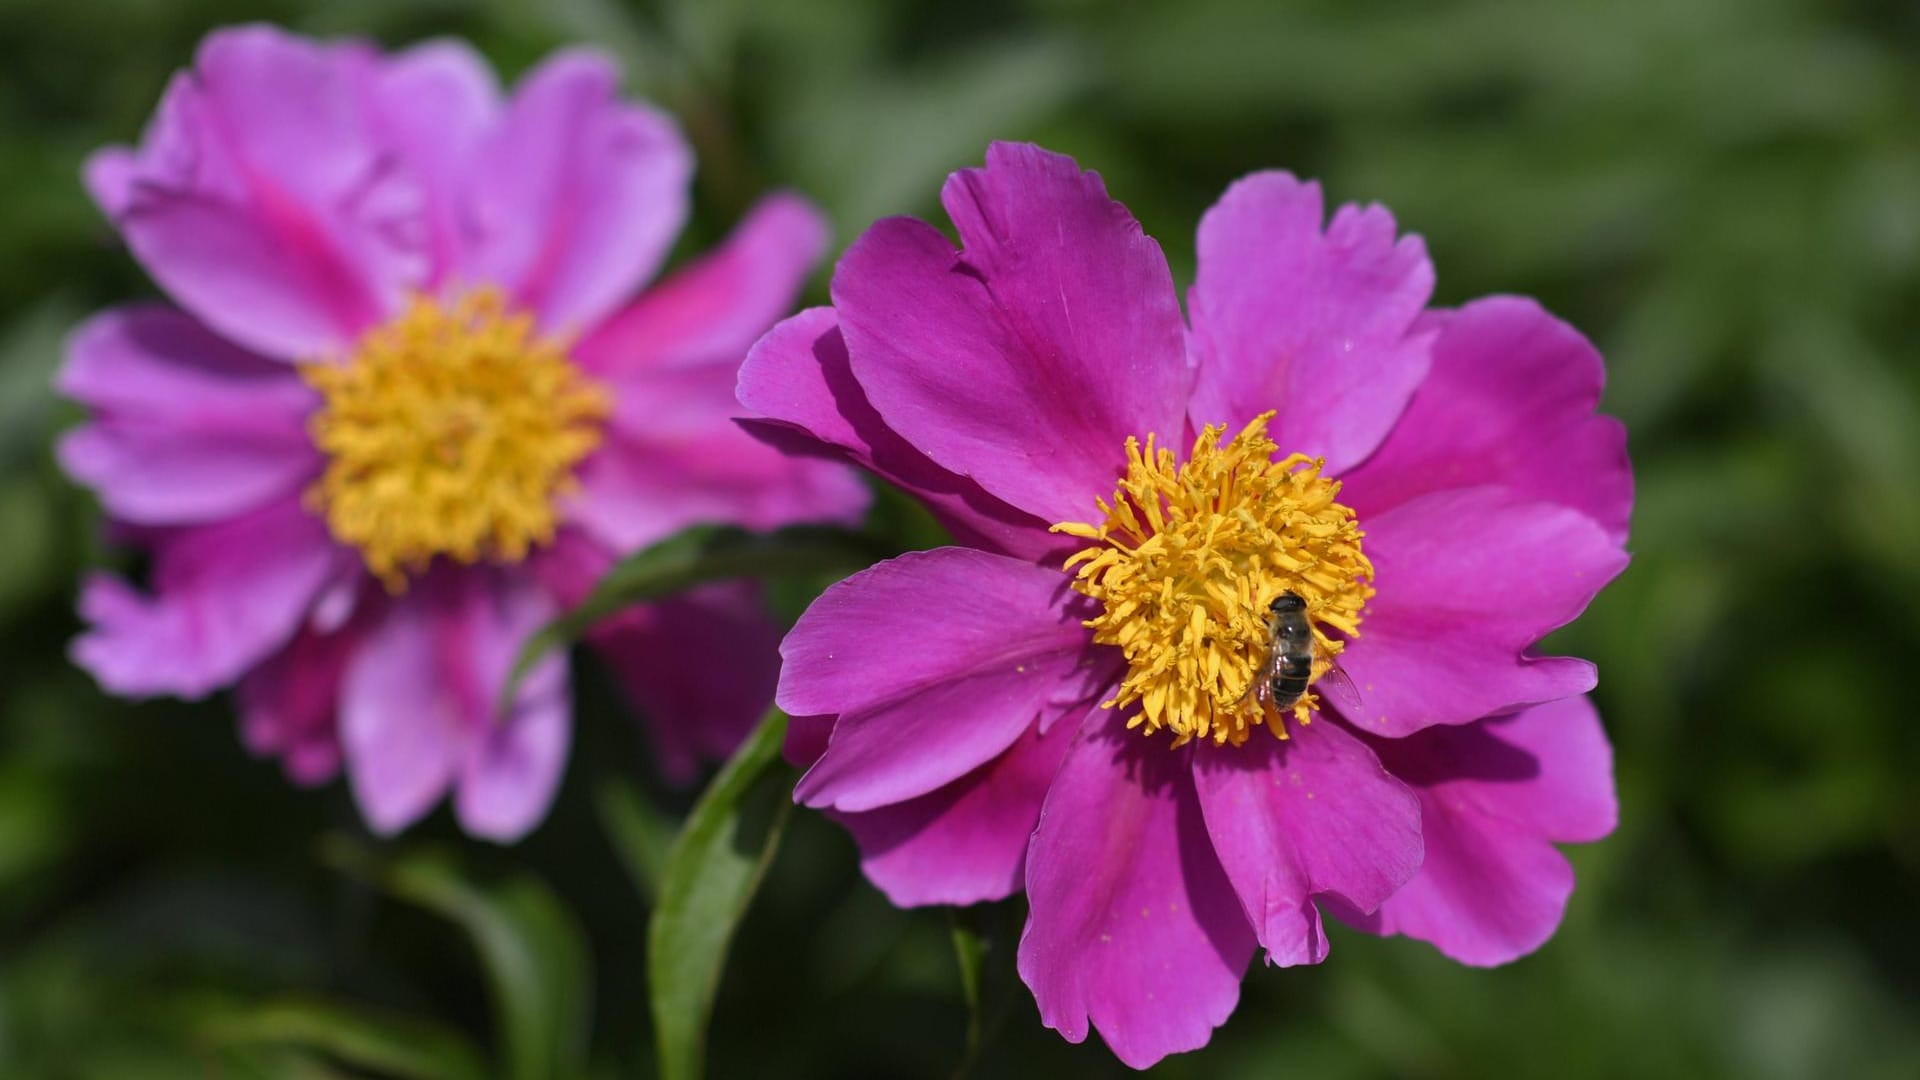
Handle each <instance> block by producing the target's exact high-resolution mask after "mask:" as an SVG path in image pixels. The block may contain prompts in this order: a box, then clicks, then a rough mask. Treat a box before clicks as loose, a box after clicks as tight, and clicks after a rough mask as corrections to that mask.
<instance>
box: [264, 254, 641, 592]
mask: <svg viewBox="0 0 1920 1080" xmlns="http://www.w3.org/2000/svg"><path fill="white" fill-rule="evenodd" d="M300 370H301V375H302V376H303V377H304V378H305V379H306V380H307V382H308V383H310V384H311V385H312V386H313V387H314V388H315V389H317V390H319V391H320V395H321V397H322V399H323V403H322V405H321V408H320V410H319V411H318V412H316V413H315V414H314V415H313V418H312V420H311V421H309V425H308V430H309V431H310V432H311V434H312V436H313V441H314V444H315V445H316V446H318V447H319V448H320V449H321V451H323V452H324V453H325V454H326V455H327V468H326V472H325V473H324V474H322V476H321V477H320V479H319V481H318V482H316V483H315V484H314V485H313V487H312V488H310V489H308V491H307V504H308V506H309V507H311V508H312V509H313V510H314V512H315V513H318V514H321V515H323V516H324V517H325V518H326V520H327V528H328V529H329V530H330V531H331V532H332V533H333V535H334V537H335V538H336V539H338V540H339V541H340V542H341V543H344V544H351V545H352V546H354V547H356V548H358V549H359V550H360V554H361V556H362V557H363V558H364V559H365V560H366V564H367V569H368V570H370V571H371V572H372V573H373V574H374V575H375V576H377V577H378V578H380V580H381V581H382V582H383V583H385V585H386V586H387V588H388V590H390V591H392V592H400V591H403V590H404V589H405V588H406V580H407V575H408V574H417V573H420V572H421V571H424V570H425V569H426V568H427V565H428V563H430V562H431V561H432V560H433V558H434V557H435V556H437V555H445V556H448V557H450V558H453V559H455V560H457V561H459V562H462V563H475V562H478V561H480V560H483V559H484V560H487V561H490V562H496V563H513V562H518V561H520V560H521V559H524V558H525V557H526V555H527V552H528V551H529V550H531V549H532V547H533V546H534V545H536V544H545V543H548V542H550V541H552V539H553V534H554V528H555V525H556V519H557V510H556V503H557V501H558V499H559V497H560V496H562V495H565V494H567V493H569V492H570V491H572V490H573V489H574V488H575V487H576V481H575V480H574V476H573V470H574V467H575V466H576V465H578V464H579V463H580V460H581V459H582V458H584V457H586V456H587V454H588V453H590V452H591V451H592V450H593V449H594V447H596V446H598V445H599V443H600V430H601V426H602V425H603V424H604V423H605V421H606V419H607V417H608V416H609V415H611V413H612V410H613V402H612V399H611V397H610V396H609V395H608V394H607V392H606V391H605V390H604V389H602V388H601V387H600V386H599V385H597V384H595V383H593V382H591V381H589V380H588V379H587V378H586V377H585V376H583V375H581V373H580V372H579V371H578V370H577V369H576V368H575V367H574V366H573V364H572V363H571V362H570V361H569V360H568V359H567V355H566V346H565V343H564V342H562V341H559V340H557V339H555V338H551V337H541V336H539V335H538V334H537V333H536V332H535V330H534V327H533V318H532V316H530V315H528V314H525V313H515V312H510V311H508V309H507V307H506V304H505V302H504V301H503V300H502V299H501V297H500V294H499V293H498V292H496V291H494V290H491V289H483V290H479V291H476V292H472V293H469V294H467V295H466V296H464V297H462V298H461V299H460V300H458V301H456V302H453V303H450V304H442V303H439V302H437V301H434V300H431V299H428V298H426V297H419V298H416V299H415V300H414V301H413V302H412V303H411V304H410V305H409V306H408V308H407V310H406V311H405V312H403V313H402V314H400V315H399V316H397V317H396V318H394V319H393V320H391V321H389V322H387V323H385V324H383V325H381V326H378V327H375V328H374V329H373V330H371V331H369V332H368V333H367V335H366V336H365V337H364V338H362V339H361V341H360V343H359V345H358V346H357V347H356V348H355V350H354V353H353V355H352V357H350V358H349V359H348V360H347V361H345V362H344V363H315V364H308V365H305V366H303V367H302V368H301V369H300Z"/></svg>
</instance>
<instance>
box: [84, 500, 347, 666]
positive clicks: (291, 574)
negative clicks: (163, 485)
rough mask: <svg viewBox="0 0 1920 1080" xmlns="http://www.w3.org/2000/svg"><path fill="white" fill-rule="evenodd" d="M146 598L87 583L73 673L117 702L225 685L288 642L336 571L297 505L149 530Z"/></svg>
mask: <svg viewBox="0 0 1920 1080" xmlns="http://www.w3.org/2000/svg"><path fill="white" fill-rule="evenodd" d="M151 547H152V549H153V573H152V585H151V592H150V593H143V592H141V591H140V590H137V589H135V588H133V587H132V586H130V585H128V584H127V583H126V582H124V581H121V580H119V579H118V578H114V577H109V576H107V575H94V576H92V577H90V578H89V579H88V580H87V581H86V582H85V584H84V585H83V586H82V587H81V591H80V617H81V618H82V619H83V620H85V622H86V623H87V628H86V630H85V631H84V632H82V633H81V635H80V636H79V637H78V638H76V639H75V640H74V642H73V645H72V649H71V653H72V656H73V660H74V662H75V663H77V664H79V665H80V666H81V667H83V668H85V669H87V671H89V672H91V673H92V674H93V677H94V678H96V679H98V680H100V685H101V686H103V687H105V688H106V689H108V690H110V691H112V692H113V693H116V694H122V695H125V696H128V697H148V696H152V695H158V694H170V695H173V696H176V697H186V698H197V697H201V696H203V695H205V694H208V693H210V692H212V691H214V690H216V689H219V688H220V687H223V686H227V685H230V684H231V683H233V681H234V680H236V679H238V678H239V677H240V676H241V675H242V674H244V673H245V672H246V671H247V670H248V669H249V668H251V667H253V665H255V664H257V663H259V662H260V661H262V660H264V659H266V657H268V656H269V655H271V654H272V653H274V652H275V651H277V650H278V649H279V648H280V647H281V646H282V645H285V644H286V643H287V642H288V641H289V640H291V639H292V637H293V634H294V632H295V631H296V630H297V629H299V627H300V624H301V623H302V621H304V620H305V619H306V617H307V614H308V612H309V611H310V610H311V608H312V606H313V602H314V599H315V597H316V596H317V595H318V594H319V593H320V592H321V590H322V589H323V588H325V587H326V585H327V583H328V582H329V581H331V580H333V579H334V578H335V577H337V576H338V575H340V574H341V573H343V572H351V571H349V570H348V569H347V567H348V565H349V564H348V563H346V562H345V561H344V560H343V555H342V552H341V551H340V549H338V548H336V547H335V546H334V544H333V542H332V540H331V539H330V538H329V537H328V536H327V532H326V527H325V526H324V525H322V524H321V522H320V520H319V519H318V518H315V517H314V516H313V515H311V514H309V513H307V512H306V511H305V510H304V509H302V508H301V506H300V502H299V499H298V498H297V497H289V498H286V499H282V500H280V501H277V502H273V503H269V504H268V505H266V506H264V507H262V508H260V509H259V510H255V511H252V512H250V513H247V514H244V515H242V516H240V517H236V518H232V519H230V520H227V521H222V522H218V523H214V524H210V525H195V526H187V527H182V528H176V529H167V530H158V531H156V532H155V533H154V535H153V536H152V538H151Z"/></svg>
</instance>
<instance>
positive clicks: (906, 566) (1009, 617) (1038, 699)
mask: <svg viewBox="0 0 1920 1080" xmlns="http://www.w3.org/2000/svg"><path fill="white" fill-rule="evenodd" d="M1078 601H1079V597H1078V595H1077V594H1075V593H1073V592H1072V591H1071V590H1069V589H1068V588H1067V579H1066V576H1065V575H1064V574H1061V573H1060V572H1059V571H1057V570H1049V569H1046V568H1044V567H1037V566H1033V565H1030V564H1028V563H1023V562H1020V561H1018V560H1016V559H1010V558H1007V557H1005V556H1001V555H991V554H988V553H986V552H982V551H973V550H971V549H967V548H940V549H938V550H935V551H921V552H910V553H908V554H906V555H902V556H900V557H899V558H895V559H889V560H887V561H886V562H883V563H880V564H879V565H877V566H873V567H870V568H869V569H866V570H863V571H861V572H860V573H858V574H855V575H854V576H852V577H850V578H847V579H846V580H845V581H842V582H840V583H838V584H836V585H834V586H833V587H832V588H830V589H828V590H827V591H826V592H825V593H824V594H822V595H821V597H820V598H819V599H818V600H816V601H814V603H813V606H812V607H810V608H809V609H808V610H807V612H806V614H804V615H802V616H801V617H800V622H799V624H798V625H796V626H795V627H794V629H793V632H792V633H790V634H788V635H787V639H786V642H785V643H784V644H783V645H782V646H781V656H782V657H783V658H784V659H785V661H786V664H785V667H784V668H783V669H782V670H781V673H780V690H779V694H778V697H777V699H776V700H777V702H778V704H779V705H780V707H781V708H782V709H785V710H786V711H787V712H788V713H790V714H794V715H815V714H822V713H838V714H839V721H838V723H836V724H835V726H834V730H833V738H832V740H831V742H829V743H828V745H827V752H826V753H825V754H824V755H823V756H822V757H821V758H820V760H819V761H817V762H815V763H814V765H813V768H811V769H810V770H808V772H807V774H806V775H805V776H803V777H801V779H800V783H799V785H798V786H797V787H796V788H795V790H794V797H795V798H796V799H797V800H799V801H801V802H803V803H806V804H807V805H809V806H815V807H829V806H830V807H834V808H836V809H840V810H871V809H873V808H874V807H877V806H885V805H888V804H890V803H897V802H901V801H903V800H906V799H910V798H913V797H914V796H916V795H924V794H926V793H927V792H930V791H933V790H934V789H935V788H938V787H941V786H943V785H946V784H948V783H951V782H953V781H954V780H957V779H959V778H960V777H962V776H964V775H966V774H967V773H969V772H971V771H973V770H974V769H976V768H978V767H980V766H981V765H984V764H986V763H987V762H988V761H991V760H992V759H993V758H995V757H997V756H998V755H999V754H1000V752H1001V751H1003V750H1005V749H1006V748H1007V747H1008V746H1010V745H1012V744H1013V741H1014V740H1015V739H1017V738H1019V737H1020V735H1021V733H1023V732H1025V731H1026V730H1027V729H1028V728H1030V727H1032V726H1033V724H1034V723H1035V722H1036V721H1039V722H1040V723H1041V724H1042V725H1043V726H1047V725H1050V724H1051V722H1052V721H1053V719H1055V718H1056V717H1057V716H1059V715H1062V714H1063V713H1065V712H1068V711H1072V710H1073V709H1075V708H1077V707H1078V706H1079V705H1080V704H1082V703H1083V702H1084V701H1085V700H1086V695H1087V693H1089V692H1092V690H1091V689H1090V688H1088V687H1087V686H1085V685H1084V683H1085V680H1086V678H1087V674H1086V673H1087V672H1088V671H1089V670H1091V669H1093V668H1096V667H1099V666H1100V661H1101V660H1102V659H1103V658H1101V657H1099V656H1098V655H1097V654H1090V652H1089V648H1088V644H1087V631H1086V628H1085V627H1083V626H1082V625H1080V620H1081V619H1082V618H1083V617H1084V612H1083V611H1082V604H1081V603H1079V602H1078Z"/></svg>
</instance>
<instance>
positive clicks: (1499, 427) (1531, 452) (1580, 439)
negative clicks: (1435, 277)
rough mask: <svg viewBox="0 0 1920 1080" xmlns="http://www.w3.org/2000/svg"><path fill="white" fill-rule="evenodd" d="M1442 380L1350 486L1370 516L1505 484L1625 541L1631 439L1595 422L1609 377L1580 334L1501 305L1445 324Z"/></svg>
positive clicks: (1507, 302) (1346, 495)
mask: <svg viewBox="0 0 1920 1080" xmlns="http://www.w3.org/2000/svg"><path fill="white" fill-rule="evenodd" d="M1437 324H1438V325H1439V326H1441V327H1442V330H1441V332H1440V336H1439V338H1438V339H1437V340H1436V341H1435V342H1434V346H1433V370H1432V372H1431V373H1430V374H1429V375H1428V376H1427V379H1426V381H1425V382H1424V383H1422V384H1421V385H1420V390H1419V392H1418V393H1416V394H1415V395H1414V398H1413V404H1412V405H1410V406H1409V407H1408V409H1407V412H1406V415H1405V416H1403V417H1401V420H1400V423H1399V424H1398V425H1397V426H1396V427H1395V428H1394V430H1393V434H1392V435H1391V436H1389V437H1388V439H1387V441H1386V444H1385V445H1383V446H1382V447H1381V448H1380V451H1379V453H1377V454H1375V455H1374V456H1373V457H1372V458H1370V459H1368V461H1367V463H1366V464H1365V465H1362V466H1361V467H1360V468H1358V469H1356V470H1354V471H1353V472H1351V473H1349V474H1347V475H1346V476H1345V477H1343V478H1342V479H1343V480H1344V486H1343V487H1342V492H1343V499H1342V501H1344V502H1346V503H1348V504H1350V505H1351V506H1353V507H1354V508H1355V509H1357V510H1358V511H1359V512H1360V515H1361V520H1363V521H1364V520H1366V519H1367V517H1368V516H1369V515H1370V514H1373V513H1378V512H1380V511H1382V510H1386V509H1388V508H1390V507H1393V506H1397V505H1399V504H1400V503H1403V502H1406V501H1407V500H1409V499H1412V498H1415V497H1418V496H1420V495H1424V494H1426V493H1427V492H1430V491H1437V490H1441V489H1444V488H1455V487H1471V486H1474V485H1479V484H1498V485H1501V486H1504V487H1506V488H1507V489H1508V490H1509V491H1511V492H1513V494H1514V495H1515V497H1517V498H1521V499H1538V500H1540V501H1543V502H1556V503H1560V504H1561V505H1563V506H1571V507H1573V508H1574V509H1576V510H1579V511H1582V512H1584V513H1585V514H1587V515H1588V516H1589V517H1591V518H1593V519H1594V520H1595V521H1598V522H1599V523H1600V524H1601V526H1602V527H1604V528H1605V529H1606V530H1607V533H1608V535H1610V536H1611V537H1612V538H1613V539H1614V540H1616V541H1624V540H1625V539H1626V535H1627V518H1628V515H1629V514H1630V513H1631V512H1632V509H1633V472H1632V470H1631V467H1630V466H1629V465H1628V462H1627V434H1626V429H1625V428H1624V427H1622V426H1621V424H1620V422H1619V421H1618V420H1615V419H1614V418H1612V417H1610V416H1597V415H1595V414H1594V409H1595V408H1596V407H1597V406H1598V405H1599V402H1600V387H1601V384H1602V383H1603V382H1604V381H1605V378H1606V371H1605V368H1604V365H1603V364H1602V362H1601V359H1600V354H1599V352H1598V351H1596V350H1595V349H1594V347H1593V346H1592V344H1590V343H1589V342H1588V341H1587V339H1586V338H1584V337H1582V336H1580V333H1579V331H1577V330H1575V329H1573V327H1571V326H1568V325H1567V324H1566V323H1564V322H1561V321H1560V320H1559V319H1556V318H1554V317H1553V316H1552V315H1550V314H1548V313H1547V312H1546V311H1544V310H1543V309H1541V307H1540V306H1539V305H1538V304H1536V303H1534V302H1533V301H1531V300H1525V299H1521V298H1518V297H1493V298H1490V299H1486V300H1479V301H1475V302H1474V303H1471V304H1468V305H1467V306H1466V307H1464V308H1461V309H1460V310H1459V311H1456V312H1452V313H1450V314H1447V315H1444V316H1442V317H1441V318H1440V319H1438V320H1437Z"/></svg>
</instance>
